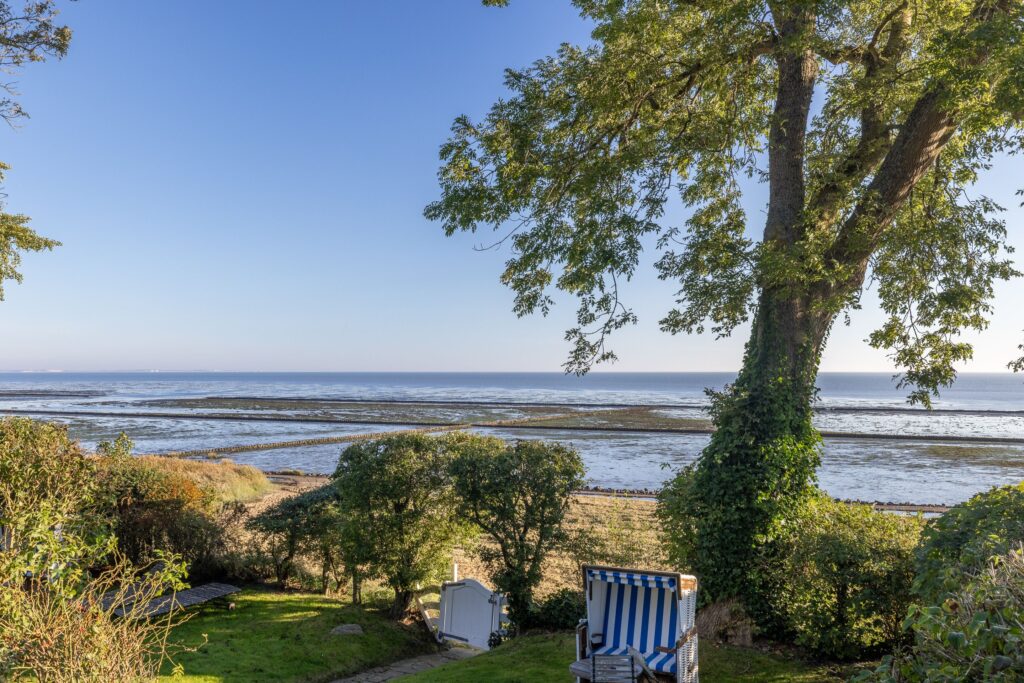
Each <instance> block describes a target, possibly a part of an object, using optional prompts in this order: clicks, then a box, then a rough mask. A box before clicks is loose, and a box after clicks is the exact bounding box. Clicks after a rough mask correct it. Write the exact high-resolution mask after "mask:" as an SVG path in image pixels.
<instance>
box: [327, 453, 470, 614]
mask: <svg viewBox="0 0 1024 683" xmlns="http://www.w3.org/2000/svg"><path fill="white" fill-rule="evenodd" d="M449 462H450V456H449V453H448V450H447V449H446V448H445V441H444V440H443V438H438V437H432V436H428V435H426V434H416V433H407V434H395V435H393V436H387V437H384V438H382V439H378V440H374V441H363V442H360V443H356V444H353V445H352V446H349V447H348V448H346V449H345V450H344V451H343V452H342V454H341V458H340V460H339V461H338V468H337V470H336V471H335V473H334V482H335V485H336V486H337V487H338V492H339V494H340V504H339V505H340V508H339V509H340V510H341V512H342V514H344V515H345V517H346V518H347V519H348V520H350V522H351V527H350V528H351V529H352V534H353V539H352V542H353V543H355V544H358V545H360V546H362V547H363V548H364V549H365V551H366V553H367V554H366V557H367V558H368V560H369V562H368V564H369V566H370V568H371V570H372V571H375V572H376V573H378V574H380V575H381V576H382V577H383V578H384V580H385V581H386V583H387V585H388V586H389V587H390V588H391V590H392V592H393V594H394V600H393V602H392V605H391V614H392V616H395V617H399V616H402V615H403V614H405V612H406V611H407V610H408V609H409V605H410V603H411V601H412V595H413V591H414V590H415V588H416V586H417V585H420V584H426V583H428V582H430V581H432V580H436V579H438V578H440V577H441V575H442V573H443V572H444V570H445V569H446V566H447V564H448V562H450V561H451V552H452V549H453V548H454V546H455V545H456V544H457V542H458V540H459V539H460V538H461V537H462V536H463V535H465V533H466V532H467V531H468V530H467V528H466V525H464V524H463V523H462V522H461V521H460V518H459V516H458V514H457V510H458V501H457V499H456V496H455V492H454V490H453V489H452V485H451V480H450V477H449V474H448V465H449Z"/></svg>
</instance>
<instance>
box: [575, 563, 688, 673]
mask: <svg viewBox="0 0 1024 683" xmlns="http://www.w3.org/2000/svg"><path fill="white" fill-rule="evenodd" d="M583 590H584V591H585V595H586V601H587V618H586V619H585V620H584V621H581V622H580V625H579V627H578V628H577V629H576V651H577V658H578V659H579V661H577V662H576V663H575V664H573V666H572V667H570V670H571V671H572V673H573V674H574V675H576V676H577V680H589V678H590V676H589V674H588V673H587V672H588V671H589V670H590V668H591V667H590V666H589V662H590V658H591V657H592V656H593V655H606V654H607V655H625V654H635V655H638V658H642V659H643V661H644V663H645V664H646V666H647V667H648V668H649V669H650V670H651V671H653V672H656V673H658V674H661V675H667V676H670V677H672V679H674V680H675V681H677V682H678V683H697V681H698V676H697V630H696V628H695V626H694V618H695V615H696V611H697V579H696V578H695V577H693V576H687V575H685V574H676V573H673V572H658V571H644V570H640V569H621V568H618V567H597V566H591V565H584V566H583Z"/></svg>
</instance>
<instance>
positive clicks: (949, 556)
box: [914, 482, 1024, 605]
mask: <svg viewBox="0 0 1024 683" xmlns="http://www.w3.org/2000/svg"><path fill="white" fill-rule="evenodd" d="M1022 542H1024V482H1022V483H1020V484H1017V485H1016V486H1003V487H1001V488H994V489H992V490H990V491H988V492H986V493H979V494H978V495H976V496H974V497H973V498H971V499H970V500H969V501H967V502H966V503H963V504H961V505H957V506H956V507H954V508H953V509H951V510H949V511H948V512H946V513H945V514H944V515H942V516H941V517H938V518H936V519H934V520H932V521H930V522H929V523H928V526H927V527H926V528H925V530H924V534H923V535H922V537H921V545H920V547H919V548H918V551H917V578H916V580H915V581H914V593H915V594H916V596H917V597H918V598H919V599H920V601H921V602H922V604H926V605H938V604H941V603H942V601H943V600H945V598H946V597H947V596H948V595H949V594H951V593H953V592H955V591H956V590H957V589H959V588H960V587H961V586H962V585H963V584H964V581H965V580H966V578H967V577H970V576H972V575H974V574H976V573H978V572H980V571H982V570H983V569H984V568H985V567H986V566H987V565H988V562H989V560H990V559H991V558H992V557H994V556H996V555H1005V554H1006V553H1008V552H1009V551H1010V549H1011V548H1013V547H1015V546H1016V545H1018V544H1020V543H1022Z"/></svg>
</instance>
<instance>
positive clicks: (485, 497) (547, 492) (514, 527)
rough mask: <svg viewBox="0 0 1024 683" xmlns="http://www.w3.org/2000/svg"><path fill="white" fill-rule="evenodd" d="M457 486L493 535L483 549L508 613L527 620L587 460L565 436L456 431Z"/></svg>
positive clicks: (466, 507) (464, 505)
mask: <svg viewBox="0 0 1024 683" xmlns="http://www.w3.org/2000/svg"><path fill="white" fill-rule="evenodd" d="M446 442H447V445H448V446H449V447H450V448H451V449H452V450H453V452H454V458H453V461H452V464H451V473H452V479H453V481H454V485H455V492H456V494H457V496H458V498H459V505H460V509H461V510H462V512H463V513H464V514H465V515H466V516H467V517H469V519H471V520H472V521H473V522H474V523H475V524H476V525H477V526H479V527H480V528H481V529H482V530H483V531H484V532H485V533H487V534H488V535H489V536H490V538H491V539H492V540H493V541H494V543H495V546H496V547H493V548H492V547H488V546H484V547H482V548H481V549H480V551H479V552H480V554H481V557H482V558H483V560H484V561H485V562H486V563H487V564H488V565H489V567H490V569H491V579H492V580H493V581H494V585H495V586H496V587H497V589H498V590H499V591H501V592H503V593H505V594H506V595H508V599H509V617H510V618H511V620H512V622H513V623H514V624H517V625H518V626H520V627H528V625H529V622H530V613H531V612H530V610H531V605H532V604H533V591H534V589H535V588H536V587H537V586H538V585H539V584H540V581H541V578H542V575H541V567H542V565H543V562H544V558H545V557H546V556H547V554H548V553H549V552H550V551H551V550H552V549H553V548H555V547H556V546H557V545H559V544H560V543H561V542H562V541H563V540H564V539H565V536H566V535H565V532H564V529H563V526H562V523H563V521H564V519H565V514H566V512H567V510H568V508H569V501H570V496H571V495H572V492H573V491H575V490H577V489H578V488H580V487H581V486H582V485H583V472H584V469H583V462H582V460H580V456H579V454H578V453H577V452H576V451H574V450H573V449H571V448H569V447H567V446H563V445H561V444H558V443H544V442H540V441H517V442H515V443H511V444H509V443H506V442H505V441H503V440H501V439H498V438H495V437H481V436H474V435H470V434H454V435H451V436H449V437H448V438H447V439H446Z"/></svg>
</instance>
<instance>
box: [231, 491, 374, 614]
mask: <svg viewBox="0 0 1024 683" xmlns="http://www.w3.org/2000/svg"><path fill="white" fill-rule="evenodd" d="M247 526H248V527H249V529H252V530H255V531H259V532H260V533H262V534H263V535H264V537H265V539H266V541H267V543H266V545H267V548H268V552H269V554H270V559H271V562H272V564H273V566H274V574H275V577H276V579H277V581H278V582H279V583H281V584H284V583H286V582H287V581H288V579H289V578H291V576H293V575H294V573H295V571H296V569H297V563H298V561H299V559H300V557H305V558H308V559H309V560H310V561H312V562H314V563H315V564H316V565H317V568H318V569H319V570H320V579H321V582H322V585H323V589H324V592H325V593H329V592H330V591H331V588H332V586H337V587H339V588H340V587H341V585H342V583H343V582H344V579H345V576H346V575H347V576H349V577H351V578H352V601H353V602H354V603H357V604H358V603H359V602H360V594H359V589H360V581H361V579H362V566H363V565H365V564H366V563H367V562H368V561H369V557H368V553H367V548H366V544H365V543H364V539H363V536H362V534H360V533H359V529H358V525H356V524H350V523H349V519H348V517H347V516H346V515H345V514H344V512H343V511H342V509H341V500H340V497H339V494H338V489H337V488H336V487H335V486H334V485H333V484H326V485H324V486H321V487H319V488H315V489H310V490H309V491H304V492H303V493H300V494H299V495H297V496H292V497H290V498H286V499H284V500H282V501H281V502H279V503H277V504H276V505H274V506H273V507H270V508H268V509H267V510H264V511H263V512H261V513H260V514H259V515H257V516H255V517H253V518H252V519H251V520H249V522H248V524H247Z"/></svg>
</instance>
